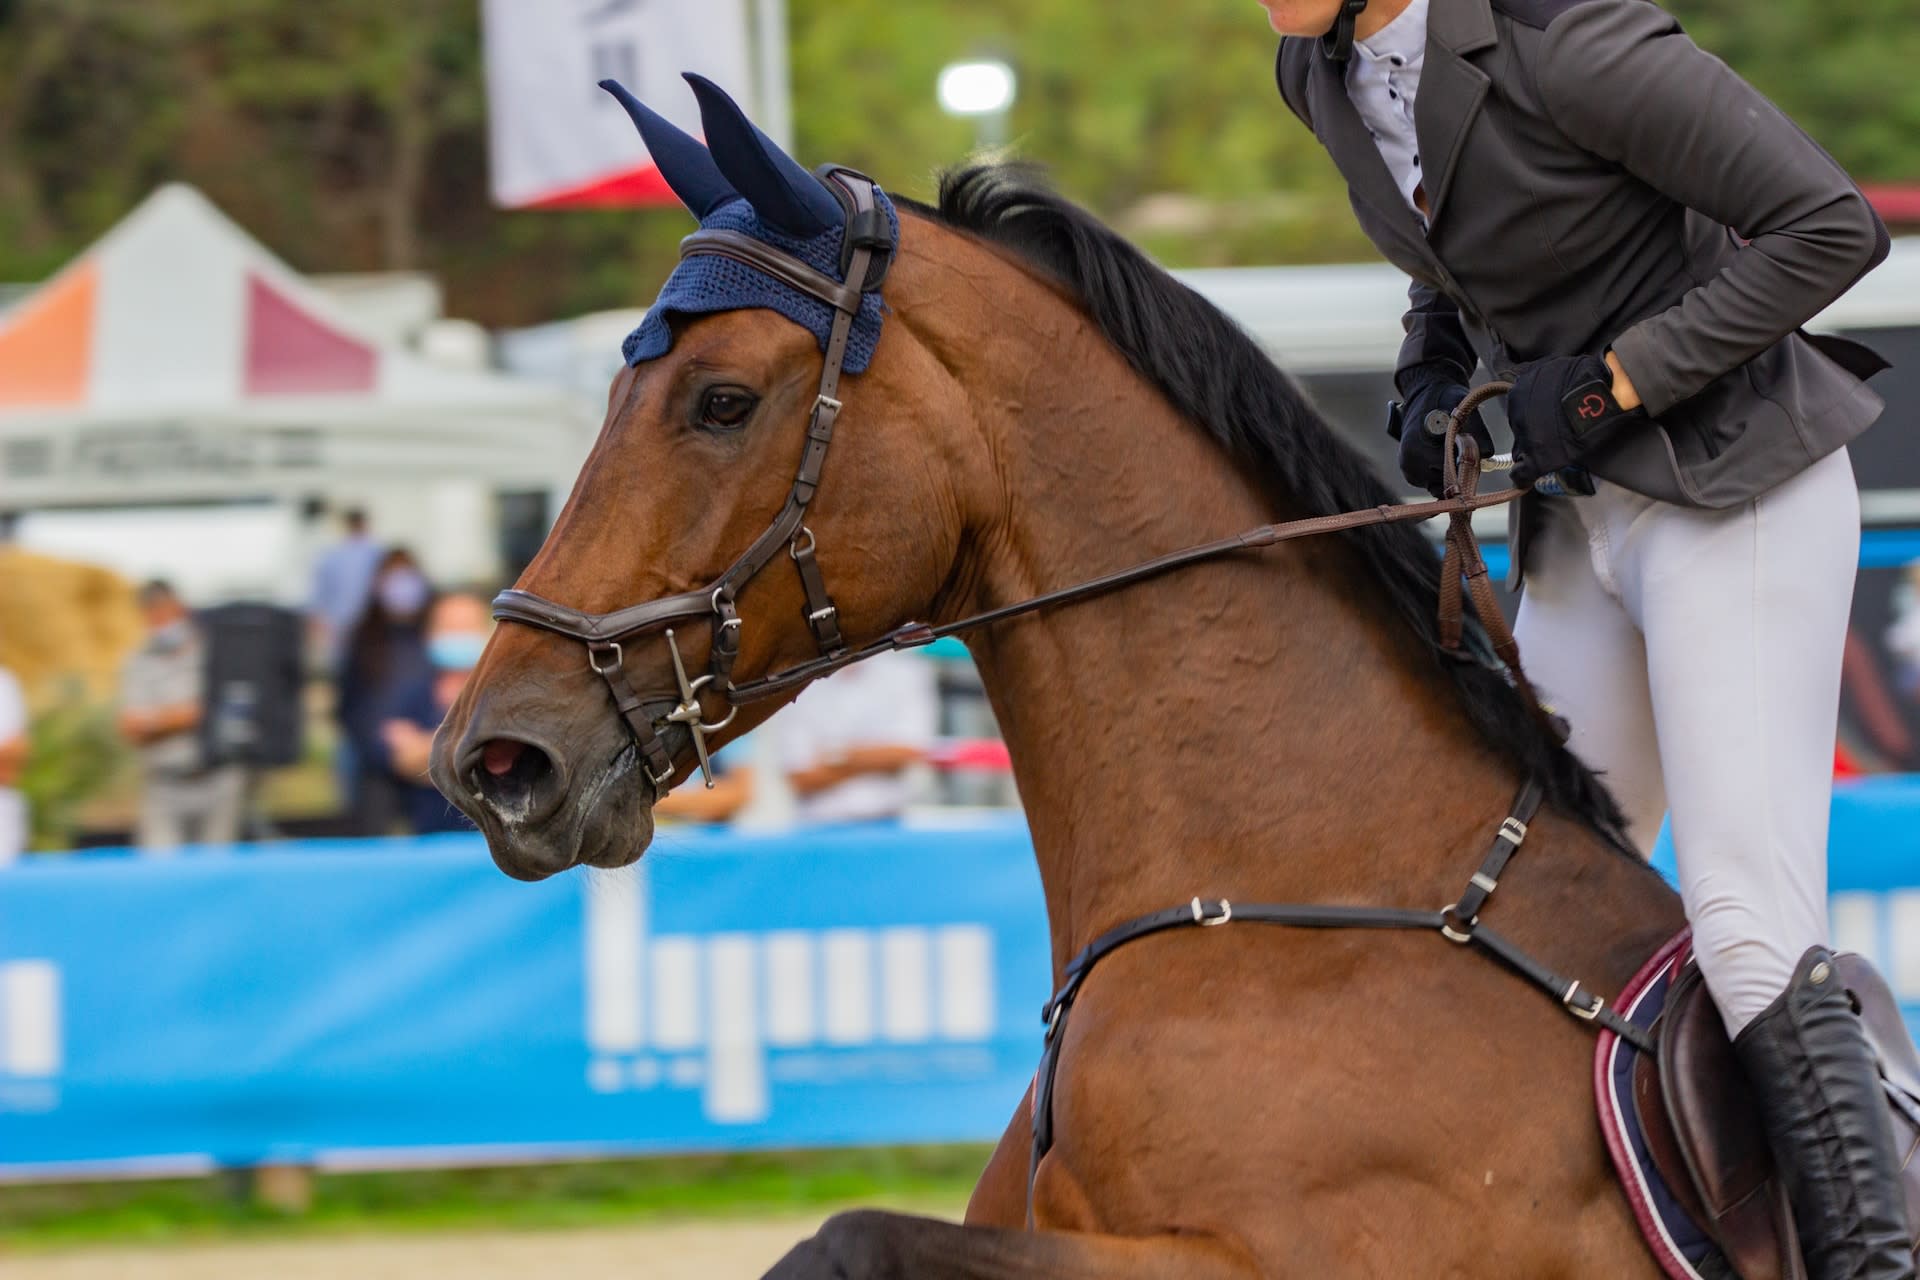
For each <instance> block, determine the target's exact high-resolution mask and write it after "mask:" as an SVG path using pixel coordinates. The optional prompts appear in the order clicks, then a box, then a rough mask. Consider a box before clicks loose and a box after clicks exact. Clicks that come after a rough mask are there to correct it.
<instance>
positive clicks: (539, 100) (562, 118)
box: [482, 0, 755, 209]
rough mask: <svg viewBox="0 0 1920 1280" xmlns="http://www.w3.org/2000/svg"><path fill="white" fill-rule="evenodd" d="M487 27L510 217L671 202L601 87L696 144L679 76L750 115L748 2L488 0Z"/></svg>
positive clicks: (502, 189)
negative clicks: (690, 75)
mask: <svg viewBox="0 0 1920 1280" xmlns="http://www.w3.org/2000/svg"><path fill="white" fill-rule="evenodd" d="M482 17H483V19H484V20H485V23H486V61H487V109H488V112H489V115H490V123H489V134H490V135H491V139H492V158H493V198H494V201H495V203H497V204H501V205H504V206H506V207H508V208H515V209H517V208H528V207H534V208H556V207H567V206H571V207H580V206H587V205H635V204H671V203H673V202H674V196H673V193H672V192H671V191H669V190H668V189H667V186H666V183H665V182H663V181H662V180H661V178H660V174H659V172H658V171H657V170H656V169H655V168H654V166H653V161H652V160H651V159H649V158H648V156H647V151H646V147H645V146H643V145H642V144H641V142H640V135H639V134H638V133H636V132H635V131H634V127H633V122H632V121H631V120H629V119H627V113H626V112H624V111H622V110H621V109H620V104H619V103H617V102H615V101H614V100H613V98H612V97H610V96H609V95H608V94H607V93H606V92H605V91H603V90H601V89H600V88H599V87H598V86H599V82H600V81H602V80H605V79H609V78H610V79H614V80H618V81H620V83H622V84H624V85H626V86H627V88H628V89H630V90H632V91H633V95H634V96H635V97H637V98H639V99H640V100H641V101H642V102H644V103H646V104H647V105H648V106H649V107H652V108H653V109H654V110H655V111H658V112H659V113H660V114H661V115H663V116H665V117H666V118H667V119H669V120H671V121H673V122H674V123H675V124H677V125H679V126H680V127H681V128H683V129H685V130H687V131H688V132H689V133H691V134H693V135H695V136H696V137H698V136H699V134H700V112H699V109H698V108H697V107H696V106H695V105H694V100H693V91H692V90H691V89H689V88H688V87H687V84H686V82H685V81H684V80H682V79H681V78H680V73H681V72H683V71H697V72H699V73H700V74H701V75H704V76H706V77H707V78H708V79H710V80H712V81H714V82H715V83H716V84H718V85H720V87H721V88H723V89H725V90H726V91H727V92H728V93H729V94H731V95H733V97H734V100H735V101H737V102H739V103H741V105H743V106H746V107H747V108H748V110H749V112H751V111H752V110H753V106H752V104H753V102H754V99H755V94H754V92H753V89H754V85H753V83H752V77H751V75H750V71H749V68H750V67H751V66H752V62H751V60H750V59H749V57H748V50H747V14H746V0H484V3H483V8H482Z"/></svg>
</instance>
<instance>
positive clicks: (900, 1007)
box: [0, 818, 1049, 1176]
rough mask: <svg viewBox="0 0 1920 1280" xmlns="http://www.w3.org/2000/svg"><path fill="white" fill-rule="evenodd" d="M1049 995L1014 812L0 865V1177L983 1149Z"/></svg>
mask: <svg viewBox="0 0 1920 1280" xmlns="http://www.w3.org/2000/svg"><path fill="white" fill-rule="evenodd" d="M1048 975H1049V963H1048V953H1047V932H1046V918H1045V913H1044V911H1043V908H1042V905H1041V898H1040V891H1039V878H1038V875H1037V873H1036V872H1035V870H1034V864H1033V853H1032V846H1031V845H1030V843H1029V842H1028V839H1027V835H1026V829H1025V827H1024V825H1022V824H1021V823H1020V822H1019V821H1018V820H1017V819H1014V818H1006V819H997V820H993V821H990V822H987V823H984V824H976V825H970V826H966V827H960V828H948V829H939V830H902V829H901V828H898V827H880V826H875V827H867V828H844V829H839V830H833V829H823V830H813V831H806V832H801V833H793V834H787V835H783V836H779V837H755V836H745V835H735V834H727V833H722V832H717V831H689V830H669V831H666V832H663V833H662V835H661V837H660V839H659V841H658V843H657V844H656V846H655V848H654V850H653V851H652V852H650V853H649V854H648V856H647V857H646V858H645V859H644V860H643V861H642V863H641V864H640V865H639V866H638V867H636V868H632V869H629V870H628V871H626V872H619V873H600V872H594V873H585V874H573V875H567V876H563V877H559V878H557V879H554V880H550V881H547V882H545V883H543V884H538V885H525V884H518V883H515V882H513V881H510V880H508V879H507V878H506V877H505V876H503V875H501V874H500V873H499V872H498V871H497V870H495V869H494V867H493V865H492V863H491V862H490V861H489V860H488V858H487V854H486V849H485V846H484V845H483V844H482V843H481V842H480V840H479V838H478V837H477V836H447V837H435V838H431V839H423V840H412V841H351V842H346V841H343V842H337V843H335V842H316V843H308V844H302V845H296V846H277V847H272V848H270V849H265V850H262V851H260V852H257V853H256V852H244V851H243V852H236V853H231V854H228V853H213V854H208V853H201V854H199V855H189V856H183V857H179V858H173V859H166V860H146V859H136V858H127V857H81V858H73V859H63V860H59V861H41V862H38V863H29V864H27V865H24V866H21V867H18V868H15V869H11V870H7V871H0V1173H4V1174H6V1175H8V1176H23V1175H28V1174H31V1173H33V1172H34V1171H35V1170H36V1169H37V1170H39V1171H41V1172H54V1171H74V1172H85V1171H87V1170H88V1169H90V1168H97V1169H98V1171H100V1172H109V1171H110V1169H111V1166H113V1165H116V1164H118V1165H120V1166H121V1167H126V1168H132V1167H139V1166H147V1167H176V1166H177V1167H191V1166H192V1165H195V1164H201V1165H204V1164H206V1163H220V1164H250V1163H257V1162H262V1161H299V1162H308V1161H312V1162H317V1163H331V1164H336V1165H355V1164H378V1163H382V1162H385V1161H388V1160H401V1159H404V1160H433V1159H445V1160H448V1161H450V1162H451V1161H456V1160H473V1159H482V1160H483V1159H489V1158H501V1159H503V1158H513V1157H521V1156H536V1155H564V1154H586V1153H596V1152H614V1151H628V1152H639V1151H653V1150H659V1151H665V1150H673V1151H692V1150H710V1149H715V1148H736V1147H752V1146H779V1147H804V1146H821V1145H841V1144H859V1143H897V1142H939V1141H954V1140H961V1139H968V1140H980V1139H992V1138H995V1137H998V1135H999V1133H1000V1131H1001V1130H1002V1129H1003V1128H1005V1126H1006V1123H1007V1121H1008V1118H1009V1117H1010V1116H1011V1114H1012V1111H1013V1108H1014V1107H1015V1106H1016V1105H1017V1103H1018V1101H1019V1099H1020V1097H1021V1094H1022V1091H1023V1090H1024V1089H1025V1087H1026V1083H1027V1080H1028V1078H1029V1077H1030V1075H1031V1074H1032V1071H1033V1066H1034V1060H1035V1057H1036V1055H1037V1052H1038V1044H1039V1031H1040V1026H1039V1020H1038V1011H1039V1008H1040V1004H1041V1002H1042V1001H1043V1000H1044V999H1045V998H1046V988H1047V982H1048Z"/></svg>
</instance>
